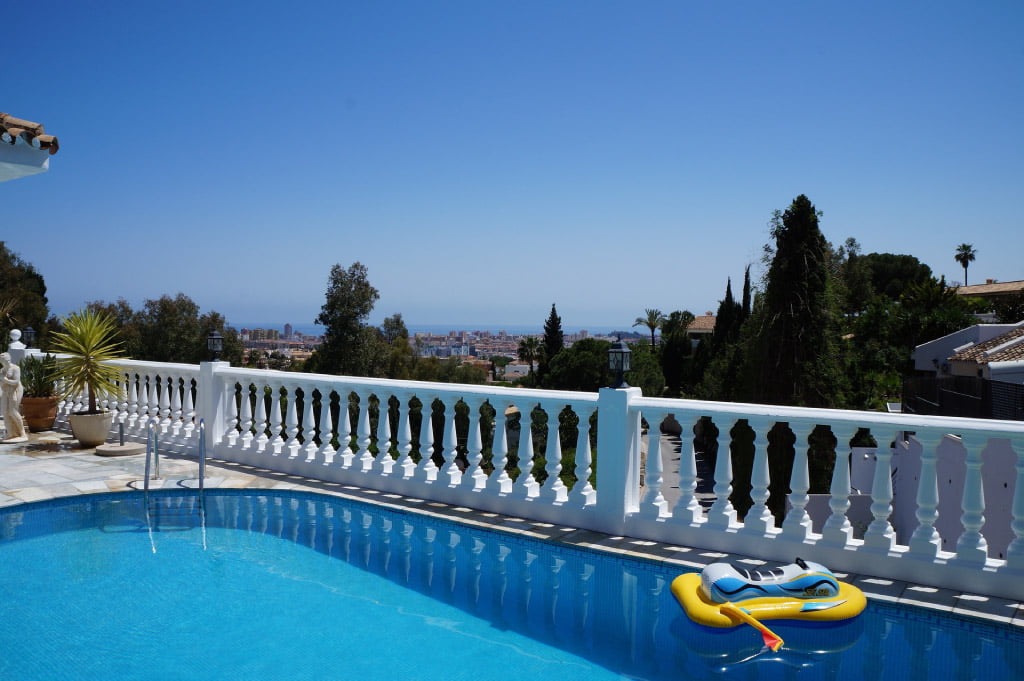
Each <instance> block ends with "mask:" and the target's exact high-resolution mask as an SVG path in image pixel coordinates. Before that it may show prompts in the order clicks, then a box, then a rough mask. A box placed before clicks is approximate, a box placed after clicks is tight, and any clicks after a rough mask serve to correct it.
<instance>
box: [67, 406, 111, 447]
mask: <svg viewBox="0 0 1024 681" xmlns="http://www.w3.org/2000/svg"><path fill="white" fill-rule="evenodd" d="M68 421H70V422H71V434H72V435H74V436H75V439H76V440H78V444H80V445H81V446H82V447H95V446H97V445H101V444H103V443H104V442H106V441H107V436H108V435H110V424H111V423H113V421H114V412H112V411H105V412H102V413H99V414H85V413H83V412H76V413H74V414H72V415H71V416H69V417H68Z"/></svg>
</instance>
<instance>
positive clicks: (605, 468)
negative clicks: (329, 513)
mask: <svg viewBox="0 0 1024 681" xmlns="http://www.w3.org/2000/svg"><path fill="white" fill-rule="evenodd" d="M115 364H117V365H118V366H119V367H121V369H122V371H123V376H124V381H123V388H124V389H123V390H122V391H121V392H120V393H119V394H118V395H113V396H109V399H108V400H107V404H108V406H109V408H110V409H113V410H116V411H117V412H118V413H117V418H116V419H115V423H122V424H124V426H125V432H126V437H128V438H129V439H135V440H136V441H143V440H144V438H145V428H146V425H147V423H148V422H149V421H150V420H151V419H154V418H156V419H159V423H160V427H161V437H162V438H166V439H167V440H168V444H169V445H172V446H175V447H178V448H179V450H180V452H181V453H182V454H185V455H194V454H195V451H196V450H195V447H196V444H197V443H196V442H195V437H196V436H197V434H198V432H199V431H198V429H197V428H196V427H195V425H196V423H197V419H199V418H203V419H205V421H206V424H207V430H206V437H207V451H208V455H209V456H210V457H211V458H214V459H222V460H228V461H236V462H239V463H245V464H249V465H253V466H257V467H263V468H269V469H275V468H276V469H278V470H284V471H286V472H289V473H296V474H300V475H304V476H307V477H310V478H316V479H322V480H326V481H331V482H339V483H343V484H352V485H359V486H363V487H367V488H374V489H379V490H381V491H386V492H389V493H397V494H402V495H405V496H409V497H414V498H420V499H428V500H435V501H440V502H445V503H451V504H458V505H469V506H472V507H474V508H479V509H481V510H486V511H494V512H500V513H503V514H506V515H510V516H519V517H524V518H530V519H535V520H539V521H545V522H557V523H566V524H572V525H575V526H576V527H582V528H590V529H596V530H601V531H605V532H608V531H614V532H616V533H621V534H624V535H627V536H632V537H638V538H643V539H657V540H662V541H669V542H673V543H676V544H680V545H690V546H694V547H698V548H709V549H715V550H723V551H730V552H735V553H740V554H747V555H751V556H753V557H756V558H761V559H770V560H785V561H789V560H792V559H793V557H795V556H797V555H799V556H802V557H804V558H807V559H811V560H818V561H820V562H823V563H825V564H827V565H833V566H834V567H836V568H837V569H841V570H843V571H844V572H852V573H858V572H861V573H864V574H871V575H875V576H880V577H890V578H896V579H911V580H916V581H920V582H924V583H928V584H932V585H935V586H944V587H950V588H957V589H962V590H975V591H977V592H980V593H988V594H992V595H1003V596H1007V597H1015V598H1024V423H1018V422H1008V421H982V420H974V419H959V418H945V417H942V418H937V417H924V416H914V415H902V414H885V413H875V412H854V411H841V410H825V409H803V408H794V407H781V406H779V407H777V406H770V405H752V404H732V403H713V402H700V401H694V400H670V399H663V398H647V397H643V396H642V395H641V394H640V393H639V391H638V390H636V389H624V390H611V389H605V390H602V391H601V392H600V393H575V392H554V391H541V390H526V389H511V388H501V387H486V386H465V385H448V384H437V383H420V382H414V381H390V380H376V379H367V378H352V377H342V376H325V375H313V374H289V373H284V372H276V371H264V370H254V369H237V368H232V367H230V366H229V365H227V364H226V363H222V362H216V363H207V364H203V365H201V366H192V365H167V364H159V363H152V362H137V361H131V360H124V361H119V362H116V363H115ZM317 395H319V398H317ZM81 405H82V396H73V397H71V398H69V399H67V400H64V403H63V404H62V406H61V413H62V414H63V415H65V416H66V415H67V414H68V413H70V412H71V411H73V410H75V409H77V408H80V406H81ZM417 405H418V406H417ZM435 407H436V409H435ZM566 409H568V410H569V411H571V412H572V413H573V414H574V415H575V420H576V421H577V428H578V431H577V433H576V435H575V442H576V445H575V455H574V456H573V455H572V454H570V453H569V451H568V450H566V451H564V452H563V450H562V447H563V444H564V443H568V442H572V438H571V436H570V433H569V431H568V430H567V428H568V425H567V424H568V423H569V421H565V416H566V414H567V413H568V412H566V411H565V410H566ZM492 410H493V417H492V416H490V414H491V413H492ZM542 412H543V414H546V424H547V425H546V431H543V430H540V426H539V422H538V421H536V417H538V416H541V415H542V414H541V413H542ZM595 414H597V426H596V428H595V427H594V426H593V423H592V419H593V418H594V417H595ZM435 415H436V417H437V418H436V419H435ZM516 415H517V416H516ZM510 417H511V418H518V421H519V424H518V438H517V439H516V441H515V443H510V441H509V435H510V434H509V432H508V431H509V419H510ZM670 417H671V418H670ZM353 419H354V422H353ZM641 419H642V420H643V421H646V422H647V424H648V431H647V434H646V436H645V435H644V434H643V433H642V431H641V428H640V424H641ZM711 424H714V427H715V428H716V429H717V432H718V434H717V436H716V438H717V439H713V438H711V437H710V433H711V432H712V429H711V427H710V426H711ZM414 426H416V427H414ZM435 426H436V431H435ZM670 426H671V427H670ZM677 427H678V428H680V429H681V437H680V440H679V464H678V468H677V467H675V466H667V465H666V463H667V462H669V461H672V460H673V458H674V457H673V456H672V455H673V454H674V451H670V450H668V449H667V447H668V446H669V445H670V444H671V445H673V446H674V445H675V443H676V440H675V438H674V435H675V432H676V431H675V428H677ZM115 428H116V426H115ZM534 428H537V429H538V430H537V431H535V430H534ZM747 428H750V429H751V430H752V431H753V438H752V440H751V438H750V437H749V432H748V431H747V430H746V429H747ZM787 429H788V433H787ZM829 431H831V433H832V435H833V436H834V437H835V441H836V443H835V446H834V448H831V447H826V446H825V445H823V444H822V441H823V440H825V441H827V439H828V433H829ZM543 432H546V443H545V444H544V445H543V447H541V446H539V445H538V441H535V439H534V436H535V434H540V433H543ZM865 432H870V435H871V436H872V437H873V438H874V439H875V445H874V446H873V447H871V448H870V449H868V450H860V449H858V450H857V451H858V455H857V457H856V460H852V459H851V452H852V449H853V446H854V445H855V444H856V442H855V436H857V440H858V441H860V440H862V439H863V435H864V433H865ZM894 432H895V433H896V434H897V435H896V437H895V440H896V441H897V445H896V446H895V447H892V446H890V445H889V444H888V438H889V437H891V436H892V433H894ZM513 433H514V429H513ZM663 433H665V434H664V435H663ZM734 433H735V434H736V438H734ZM741 433H743V434H744V435H743V436H741V435H740V434H741ZM789 435H791V436H792V439H788V436H789ZM954 435H955V436H954ZM595 438H596V441H597V443H598V446H597V450H596V452H595V450H594V449H593V444H592V443H593V442H594V441H595ZM645 438H646V446H644V439H645ZM769 439H770V440H771V442H772V453H771V466H769ZM790 443H792V444H790ZM510 444H514V445H515V446H514V447H513V451H514V452H515V454H516V457H517V461H516V464H515V465H514V466H510V454H511V452H510V450H509V445H510ZM715 445H717V454H716V455H715V456H714V466H713V469H712V467H711V466H710V464H708V465H705V462H708V461H709V459H710V458H711V455H712V449H713V447H714V446H715ZM566 446H568V445H566ZM535 447H536V449H537V451H535ZM863 451H866V452H867V453H868V456H867V457H866V458H865V457H864V455H863V453H862V452H863ZM374 452H376V454H374ZM643 452H646V457H647V458H646V475H645V476H644V479H643V487H641V481H640V480H641V479H640V464H641V456H643V455H644V454H643ZM958 452H959V453H958ZM563 455H564V456H563ZM833 455H834V457H835V459H834V460H835V463H834V465H833V464H832V463H831V462H832V456H833ZM396 457H397V458H396ZM538 457H543V460H544V461H543V464H544V465H543V471H544V474H545V475H544V480H543V482H541V481H539V480H538V479H537V477H536V476H535V471H536V472H540V471H541V463H542V462H541V459H540V458H538ZM734 457H735V458H736V461H737V464H738V465H737V470H738V471H744V470H747V469H748V468H749V470H750V476H749V478H746V479H739V480H738V479H736V478H735V475H734V471H733V458H734ZM776 457H789V458H788V460H786V459H784V458H783V459H779V461H780V462H785V465H780V466H777V465H776ZM1000 457H1001V458H1000ZM563 458H564V464H563ZM996 459H998V460H1000V461H1004V462H1005V464H1000V465H1001V466H1002V468H1001V470H1004V471H1010V473H1009V475H1008V479H1006V480H1001V481H998V482H999V483H1000V484H997V485H993V484H992V481H991V480H988V481H986V480H985V476H986V474H987V471H989V470H990V467H989V462H990V461H991V460H996ZM417 461H418V463H417ZM595 461H596V465H595ZM740 462H742V463H743V465H742V466H740V465H739V463H740ZM790 462H791V464H792V470H791V473H790V474H789V479H788V480H777V479H773V477H772V476H773V474H774V475H779V474H780V473H778V472H777V471H784V470H787V469H788V465H789V463H790ZM940 464H941V465H940ZM563 465H564V468H563ZM823 466H825V467H826V468H825V470H828V466H831V478H830V480H828V479H822V475H821V471H822V468H823ZM862 466H870V467H871V468H870V470H867V472H863V471H861V469H860V468H859V467H862ZM510 467H512V468H518V471H519V472H518V475H517V476H516V479H515V481H514V482H513V479H512V476H511V475H510V474H509V468H510ZM595 468H596V471H595ZM854 468H856V469H857V470H858V471H859V472H858V473H857V475H856V476H852V473H851V470H852V469H854ZM940 470H941V471H942V473H941V475H942V480H941V486H942V489H943V490H946V489H947V488H948V489H949V490H950V491H951V492H952V494H951V493H949V492H946V493H944V494H942V495H940V480H939V479H938V475H939V471H940ZM897 471H899V472H900V475H902V476H904V477H902V478H899V477H898V476H896V474H897ZM595 474H596V480H597V482H596V484H592V483H591V478H592V477H593V476H594V475H595ZM1004 475H1005V474H1004ZM894 476H896V477H894ZM854 478H856V480H857V481H859V482H854ZM950 480H953V481H962V487H959V486H958V484H959V482H958V484H952V485H950V484H948V483H949V482H950ZM566 481H574V482H570V483H567V482H566ZM986 483H989V484H986ZM1003 483H1005V484H1003ZM851 484H856V485H857V486H858V487H866V486H870V490H866V489H859V490H853V489H852V487H851ZM570 485H571V487H570ZM787 487H788V489H789V490H790V492H789V494H788V496H787V497H786V498H785V499H784V500H782V499H779V498H776V497H774V496H770V492H772V491H774V490H779V489H786V488H787ZM823 487H824V489H823ZM747 490H749V492H748V491H747ZM1004 490H1005V491H1004ZM855 493H857V494H859V495H861V496H858V497H857V498H856V499H854V496H853V495H854V494H855ZM989 493H999V494H1003V495H1004V496H1003V497H1000V498H999V500H998V501H997V500H995V499H993V500H991V501H990V500H988V499H986V495H988V494H989ZM822 494H824V497H822V496H820V495H822ZM734 495H735V496H736V504H737V505H738V507H739V508H740V509H747V510H746V512H745V514H744V516H743V518H742V519H740V518H739V517H738V515H739V514H738V513H737V506H734V503H733V501H732V500H731V499H730V497H733V496H734ZM864 495H866V496H868V497H870V499H869V501H870V508H869V509H868V508H867V506H866V505H862V506H858V505H857V504H854V503H853V501H854V500H857V499H861V498H862V496H864ZM953 496H955V497H956V498H951V497H953ZM1004 497H1005V498H1004ZM822 499H824V501H827V506H826V505H825V504H824V503H819V502H820V501H821V500H822ZM782 501H785V504H782V503H781V502H782ZM702 502H703V503H702ZM741 502H742V503H741ZM858 503H859V502H858ZM858 508H859V509H860V510H858ZM821 511H824V513H823V514H820V512H821ZM940 511H941V513H940ZM857 513H859V514H860V515H858V516H856V518H855V522H853V519H854V517H855V515H856V514H857ZM812 516H813V517H812ZM815 527H821V529H820V530H819V531H815V529H814V528H815ZM1000 528H1002V530H1000ZM999 531H1002V532H1003V533H1004V535H1005V536H1002V538H998V539H995V540H994V539H993V537H996V536H997V535H996V534H993V533H997V532H999ZM861 533H863V539H860V538H857V537H859V536H861ZM898 538H902V539H898ZM900 542H905V543H900ZM944 546H948V547H955V549H956V550H955V552H953V551H950V550H943V547H944ZM345 550H347V549H345ZM522 574H523V577H524V578H528V577H527V573H522Z"/></svg>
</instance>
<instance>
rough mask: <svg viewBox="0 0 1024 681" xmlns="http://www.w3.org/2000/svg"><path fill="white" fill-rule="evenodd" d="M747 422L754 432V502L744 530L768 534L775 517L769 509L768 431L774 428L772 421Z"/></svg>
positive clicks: (752, 495) (752, 490)
mask: <svg viewBox="0 0 1024 681" xmlns="http://www.w3.org/2000/svg"><path fill="white" fill-rule="evenodd" d="M747 423H748V424H749V425H750V429H751V430H752V431H753V432H754V464H753V467H752V468H751V471H750V499H751V500H752V501H753V502H754V503H753V505H751V507H750V509H749V510H748V511H747V515H746V517H745V518H744V519H743V532H744V533H749V534H754V535H757V536H768V535H769V534H771V531H772V530H773V529H774V518H773V517H772V512H771V511H769V510H768V484H769V482H770V473H769V471H768V431H770V430H771V428H772V421H771V420H769V419H758V418H751V419H748V420H747Z"/></svg>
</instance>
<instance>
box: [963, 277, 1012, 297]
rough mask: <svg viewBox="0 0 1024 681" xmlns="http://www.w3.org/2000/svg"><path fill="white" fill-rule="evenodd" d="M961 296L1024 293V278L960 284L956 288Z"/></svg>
mask: <svg viewBox="0 0 1024 681" xmlns="http://www.w3.org/2000/svg"><path fill="white" fill-rule="evenodd" d="M956 292H957V294H959V295H961V296H995V295H1012V294H1014V293H1024V280H1021V281H997V282H994V283H991V284H972V285H971V286H960V287H958V288H957V289H956Z"/></svg>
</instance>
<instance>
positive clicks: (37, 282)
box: [0, 241, 55, 347]
mask: <svg viewBox="0 0 1024 681" xmlns="http://www.w3.org/2000/svg"><path fill="white" fill-rule="evenodd" d="M0 312H2V313H3V314H0V334H2V335H0V338H2V339H3V342H4V343H5V344H6V342H7V339H8V333H9V332H10V331H11V329H14V328H20V329H24V328H27V327H29V326H31V327H32V328H33V329H35V330H36V331H37V332H38V336H37V338H38V343H37V344H39V345H40V347H42V343H43V342H45V336H46V335H47V332H48V330H49V328H50V326H52V324H53V322H54V321H55V320H51V319H50V318H49V317H50V313H49V308H48V306H47V299H46V282H45V281H44V280H43V275H41V274H39V272H37V271H36V269H35V267H33V266H32V265H31V264H29V263H27V262H25V261H24V260H22V258H21V257H20V256H19V255H18V254H17V253H14V252H12V251H10V250H8V248H7V246H6V244H5V243H4V242H3V241H0Z"/></svg>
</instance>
